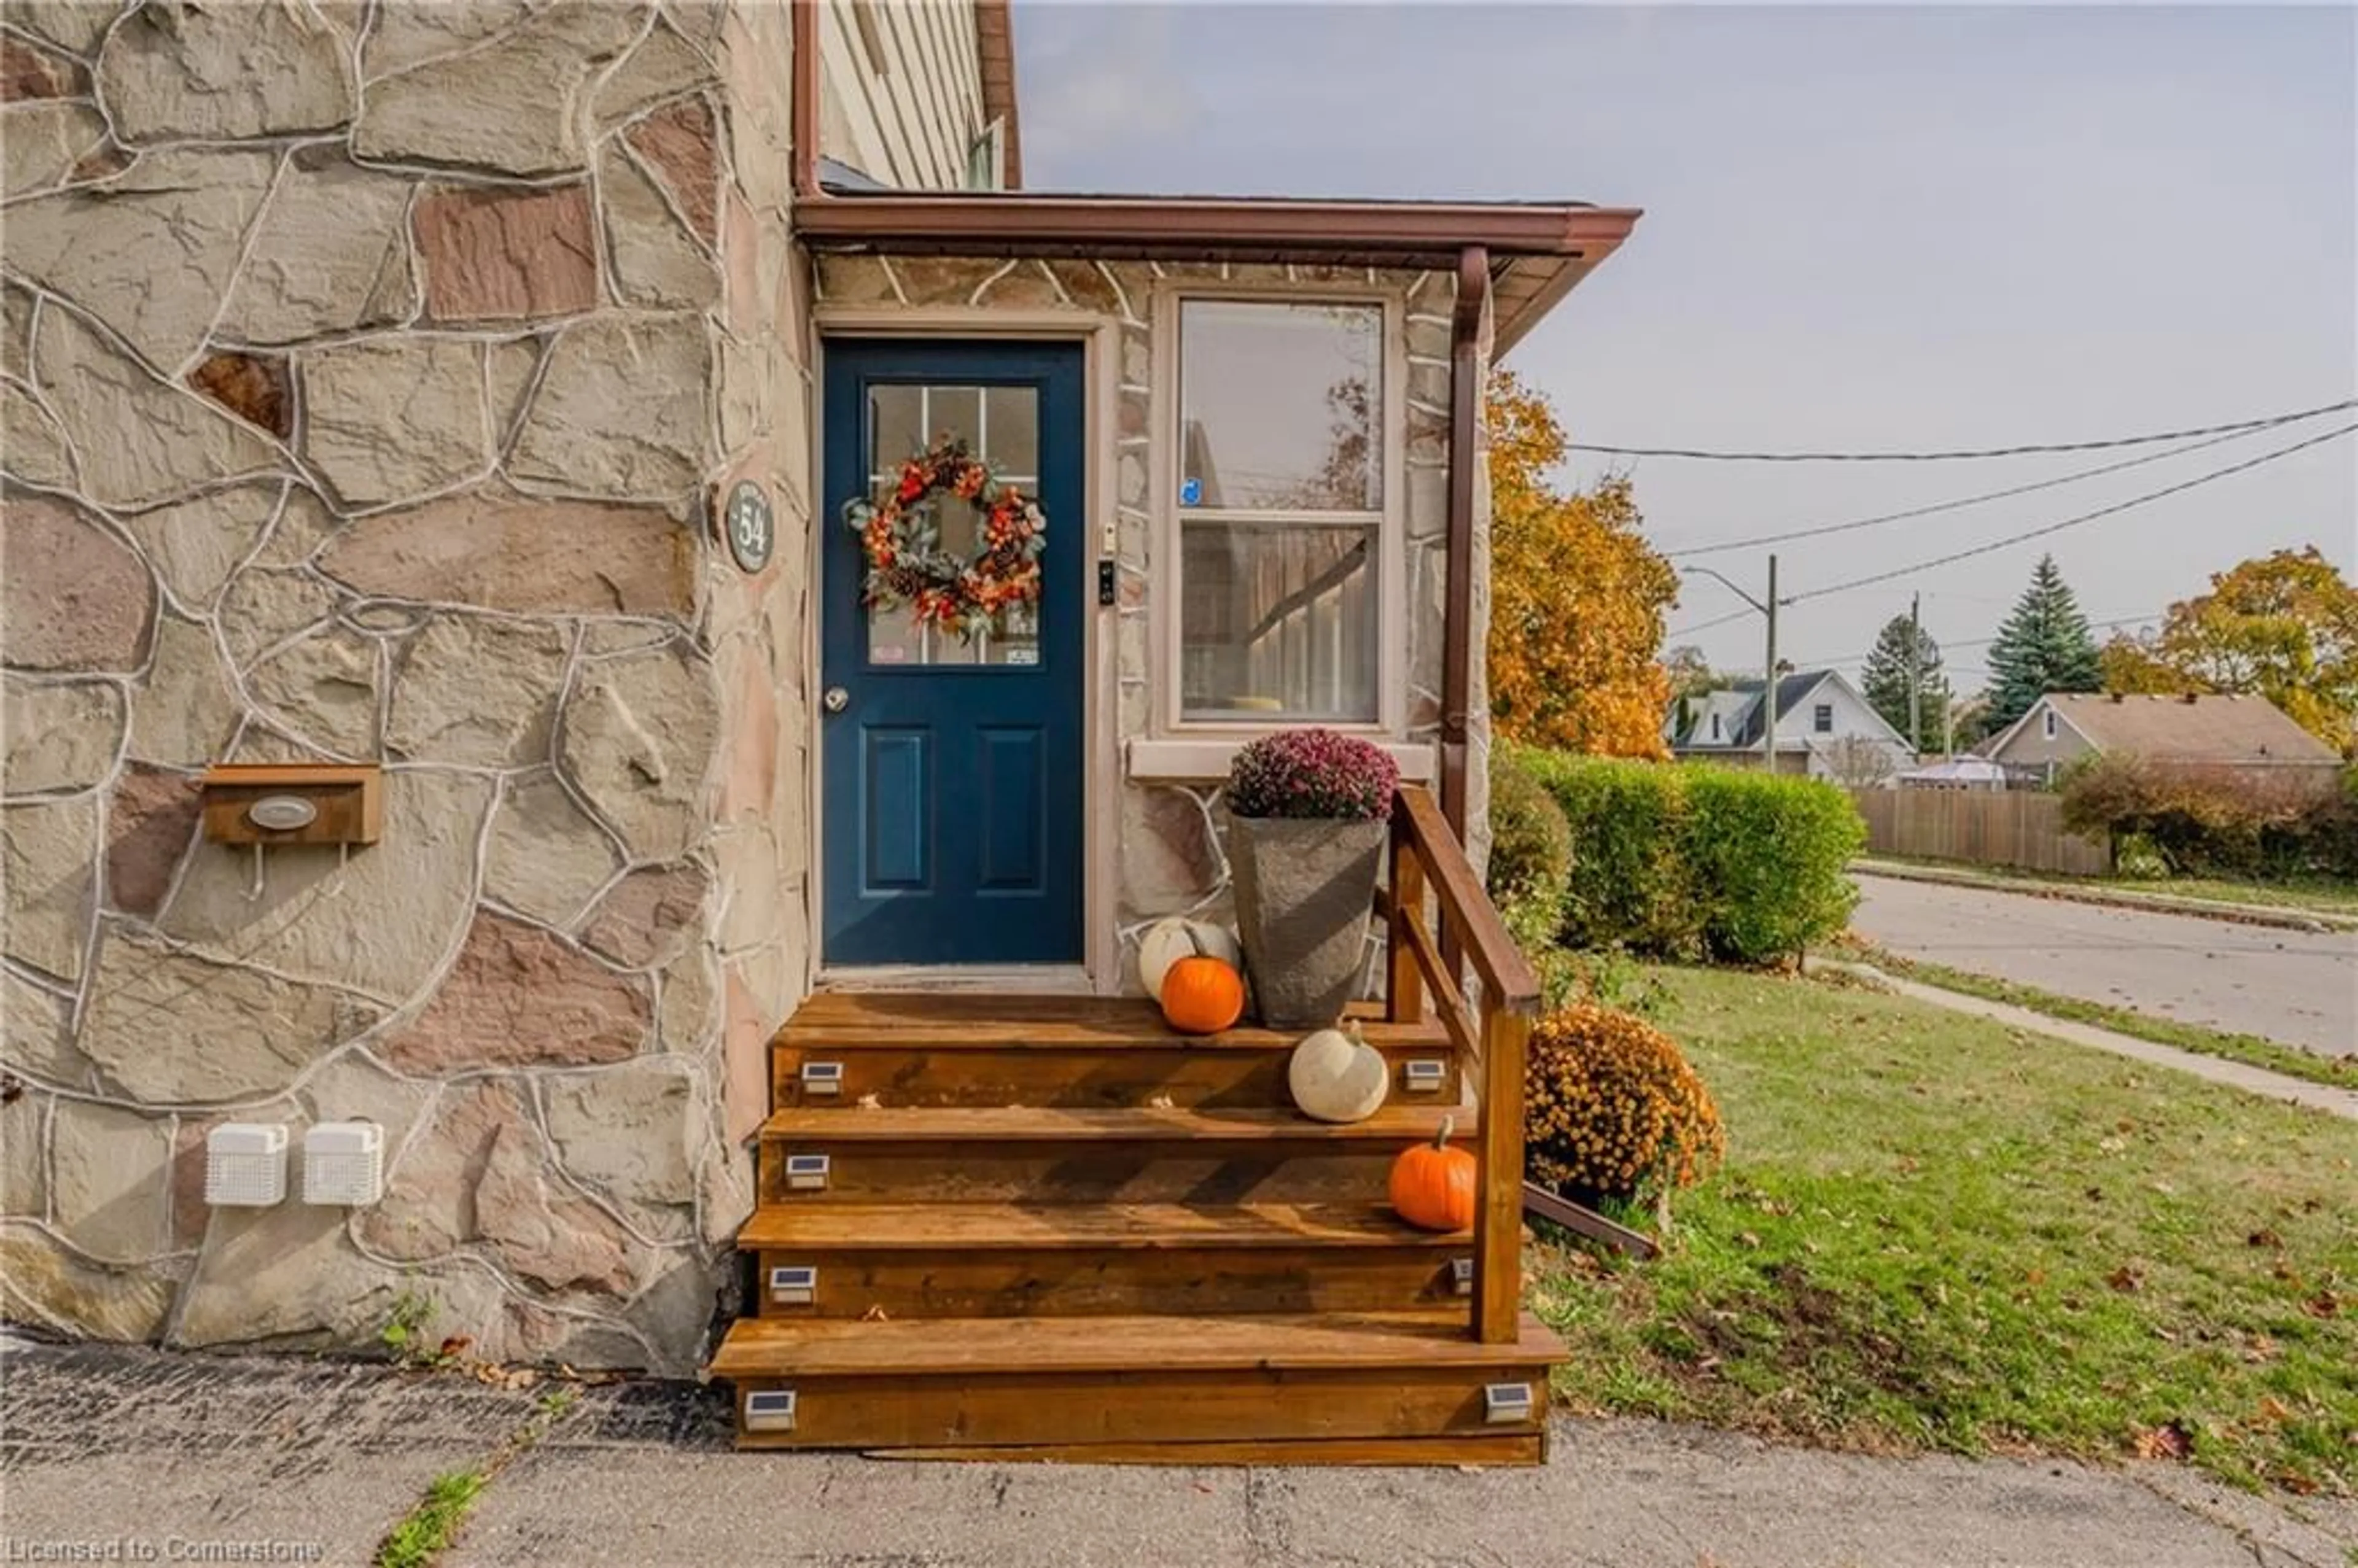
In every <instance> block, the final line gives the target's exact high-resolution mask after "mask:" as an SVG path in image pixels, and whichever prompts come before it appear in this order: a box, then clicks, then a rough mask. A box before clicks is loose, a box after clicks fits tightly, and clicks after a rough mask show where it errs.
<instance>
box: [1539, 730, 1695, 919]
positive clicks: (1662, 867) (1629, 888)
mask: <svg viewBox="0 0 2358 1568" xmlns="http://www.w3.org/2000/svg"><path fill="white" fill-rule="evenodd" d="M1525 765H1526V766H1527V767H1529V768H1530V770H1531V774H1532V776H1533V777H1535V778H1536V779H1538V780H1539V782H1540V783H1541V785H1543V786H1544V787H1545V788H1546V790H1547V792H1548V793H1549V794H1550V795H1553V796H1554V797H1555V802H1556V804H1557V805H1558V806H1562V807H1563V815H1564V818H1565V820H1566V822H1567V823H1568V824H1569V825H1570V827H1571V829H1572V878H1571V882H1570V884H1569V886H1568V888H1567V890H1566V892H1565V895H1564V902H1563V935H1564V940H1565V941H1567V942H1569V943H1570V944H1571V945H1572V946H1575V947H1608V946H1613V945H1614V944H1615V943H1621V944H1623V945H1625V946H1629V947H1631V948H1634V949H1636V950H1637V951H1639V952H1643V953H1657V954H1661V955H1663V956H1665V957H1682V958H1684V957H1702V956H1703V953H1704V939H1703V921H1702V919H1701V910H1700V909H1699V908H1698V906H1697V904H1696V902H1695V897H1694V887H1693V880H1692V879H1691V878H1690V876H1689V875H1688V868H1687V864H1686V862H1685V861H1684V860H1682V859H1681V857H1680V855H1679V852H1678V823H1679V820H1680V818H1681V817H1682V816H1684V814H1685V810H1686V796H1685V785H1686V777H1687V773H1686V770H1684V769H1680V768H1672V767H1665V766H1663V765H1662V764H1660V763H1658V762H1623V761H1617V760H1614V759H1609V758H1602V757H1574V756H1571V755H1568V754H1566V753H1564V752H1531V753H1528V754H1527V756H1526V758H1525Z"/></svg>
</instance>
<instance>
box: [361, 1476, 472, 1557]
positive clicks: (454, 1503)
mask: <svg viewBox="0 0 2358 1568" xmlns="http://www.w3.org/2000/svg"><path fill="white" fill-rule="evenodd" d="M490 1484H491V1477H490V1476H486V1475H484V1474H483V1473H482V1472H481V1470H454V1471H452V1472H450V1473H449V1475H447V1476H435V1477H434V1480H433V1483H432V1484H431V1485H430V1486H428V1487H427V1488H426V1496H425V1497H423V1498H420V1499H418V1504H417V1506H416V1508H414V1509H410V1510H409V1513H408V1516H407V1517H406V1518H405V1519H403V1520H402V1521H401V1522H400V1523H399V1524H396V1525H395V1526H394V1527H393V1529H392V1530H390V1531H389V1532H387V1534H386V1535H385V1538H384V1542H383V1543H382V1544H380V1545H379V1546H378V1547H377V1549H376V1568H426V1564H427V1563H431V1562H433V1561H434V1559H435V1558H437V1557H438V1556H440V1555H441V1554H442V1553H443V1552H445V1551H447V1550H448V1549H449V1546H450V1543H451V1542H452V1541H456V1540H458V1539H459V1527H460V1525H461V1524H463V1523H465V1522H466V1519H467V1514H468V1511H469V1510H470V1509H472V1508H473V1507H474V1506H475V1499H476V1498H480V1497H481V1496H482V1495H483V1488H484V1487H487V1486H489V1485H490Z"/></svg>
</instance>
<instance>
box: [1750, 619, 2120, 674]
mask: <svg viewBox="0 0 2358 1568" xmlns="http://www.w3.org/2000/svg"><path fill="white" fill-rule="evenodd" d="M2165 613H2167V611H2155V612H2153V613H2151V614H2148V615H2124V616H2122V617H2120V618H2119V619H2118V620H2115V621H2091V622H2088V630H2089V631H2091V632H2110V631H2113V630H2115V629H2116V628H2118V627H2122V626H2142V625H2144V624H2145V623H2146V622H2148V621H2158V620H2160V619H2161V618H2162V616H2163V615H2164V614H2165ZM1996 641H1997V639H1996V637H1960V638H1957V639H1955V640H1954V641H1952V642H1942V641H1941V640H1940V639H1939V638H1934V639H1933V642H1934V643H1935V644H1936V645H1937V646H1938V647H1939V649H1940V652H1941V664H1942V668H1943V669H1948V668H1952V667H1954V666H1952V665H1950V664H1949V662H1948V658H1949V654H1950V653H1951V651H1952V650H1953V649H1957V648H1986V647H1988V646H1989V645H1990V644H1991V643H1996ZM1874 656H1875V650H1874V649H1872V648H1870V649H1868V650H1867V651H1866V653H1864V654H1843V655H1842V656H1841V657H1840V658H1833V659H1798V660H1796V661H1794V662H1795V663H1796V664H1797V665H1800V666H1801V668H1803V669H1809V668H1811V667H1812V666H1814V665H1835V666H1841V665H1857V664H1864V663H1866V661H1867V660H1868V659H1871V658H1873V657H1874Z"/></svg>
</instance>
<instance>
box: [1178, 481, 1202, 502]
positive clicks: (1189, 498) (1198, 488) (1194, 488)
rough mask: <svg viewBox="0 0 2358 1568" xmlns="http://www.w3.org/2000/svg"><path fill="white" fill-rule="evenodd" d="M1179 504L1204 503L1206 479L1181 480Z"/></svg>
mask: <svg viewBox="0 0 2358 1568" xmlns="http://www.w3.org/2000/svg"><path fill="white" fill-rule="evenodd" d="M1179 504H1180V505H1182V506H1201V505H1203V504H1204V481H1202V480H1200V479H1183V480H1181V481H1179Z"/></svg>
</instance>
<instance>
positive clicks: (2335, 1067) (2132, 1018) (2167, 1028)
mask: <svg viewBox="0 0 2358 1568" xmlns="http://www.w3.org/2000/svg"><path fill="white" fill-rule="evenodd" d="M1854 946H1855V950H1856V951H1857V952H1858V954H1859V955H1860V957H1862V958H1863V959H1865V961H1866V962H1867V963H1870V964H1873V965H1874V966H1875V967H1876V968H1879V969H1882V970H1885V971H1886V972H1887V973H1890V974H1894V975H1899V976H1902V977H1904V978H1905V979H1911V980H1921V981H1922V982H1923V983H1924V984H1926V985H1928V986H1939V987H1940V988H1941V989H1943V990H1952V991H1961V992H1963V994H1965V995H1967V996H1977V997H1984V998H1986V999H1987V1000H1991V1001H2005V1002H2012V1003H2013V1004H2014V1005H2015V1006H2017V1007H2027V1008H2028V1009H2029V1010H2030V1011H2033V1012H2043V1013H2045V1014H2047V1016H2048V1017H2050V1018H2068V1019H2071V1021H2073V1022H2078V1023H2093V1024H2094V1025H2095V1026H2096V1027H2097V1028H2099V1029H2110V1030H2114V1031H2115V1032H2117V1033H2122V1034H2133V1035H2135V1036H2136V1037H2137V1038H2138V1039H2140V1040H2150V1041H2153V1042H2154V1043H2155V1044H2160V1045H2175V1046H2177V1047H2178V1048H2179V1049H2180V1050H2181V1051H2194V1052H2199V1053H2201V1054H2203V1055H2205V1056H2222V1057H2224V1058H2226V1059H2227V1060H2228V1061H2231V1062H2242V1063H2244V1064H2245V1065H2249V1066H2254V1067H2266V1069H2267V1070H2268V1071H2270V1072H2272V1073H2282V1074H2284V1075H2285V1076H2287V1077H2292V1078H2305V1079H2307V1080H2308V1081H2309V1082H2310V1083H2312V1084H2327V1085H2331V1086H2332V1087H2336V1088H2358V1056H2320V1055H2319V1054H2317V1053H2315V1052H2313V1051H2303V1050H2301V1049H2300V1048H2299V1047H2298V1046H2293V1045H2280V1044H2277V1042H2275V1041H2273V1040H2266V1039H2263V1038H2262V1037H2260V1036H2259V1035H2256V1034H2231V1033H2227V1032H2225V1031H2223V1030H2218V1029H2206V1028H2204V1027H2203V1026H2202V1025H2201V1024H2199V1023H2186V1022H2180V1020H2178V1019H2175V1018H2158V1017H2156V1016H2154V1015H2153V1014H2152V1013H2149V1012H2137V1011H2133V1010H2132V1009H2129V1008H2125V1007H2113V1006H2109V1005H2107V1004H2106V1003H2104V1002H2101V1001H2088V1000H2083V999H2082V998H2080V997H2075V996H2063V995H2060V994H2059V993H2057V992H2054V991H2049V990H2041V989H2039V988H2038V987H2037V986H2026V985H2019V984H2017V983H2016V982H2015V981H2013V980H2001V979H1997V978H1996V977H1995V976H1992V975H1977V974H1974V972H1973V971H1971V970H1969V969H1952V968H1950V967H1949V966H1947V965H1946V964H1934V963H1929V962H1927V961H1925V960H1924V959H1921V958H1904V957H1900V956H1899V955H1898V954H1897V953H1891V952H1887V951H1885V950H1884V949H1882V948H1880V947H1877V946H1874V945H1872V944H1871V943H1866V942H1858V943H1855V944H1854Z"/></svg>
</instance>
